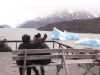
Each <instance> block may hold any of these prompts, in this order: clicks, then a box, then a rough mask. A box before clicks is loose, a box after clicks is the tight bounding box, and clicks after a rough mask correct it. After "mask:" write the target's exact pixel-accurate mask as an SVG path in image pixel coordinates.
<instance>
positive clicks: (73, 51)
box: [13, 49, 100, 54]
mask: <svg viewBox="0 0 100 75" xmlns="http://www.w3.org/2000/svg"><path fill="white" fill-rule="evenodd" d="M24 50H27V49H21V50H17V51H13V54H23V53H24ZM63 50H64V52H69V53H80V52H83V53H100V50H91V49H63ZM27 52H28V54H32V53H58V52H61V49H28V51H27Z"/></svg>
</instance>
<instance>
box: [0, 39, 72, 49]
mask: <svg viewBox="0 0 100 75" xmlns="http://www.w3.org/2000/svg"><path fill="white" fill-rule="evenodd" d="M0 42H5V43H15V49H16V50H17V49H18V43H21V42H22V41H21V40H6V41H0ZM30 42H32V41H30ZM45 42H46V43H52V45H53V49H54V48H55V44H58V45H59V49H60V47H61V46H63V47H66V48H72V47H71V46H68V45H66V44H62V43H59V42H57V41H45Z"/></svg>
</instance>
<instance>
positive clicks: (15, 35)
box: [0, 28, 100, 49]
mask: <svg viewBox="0 0 100 75" xmlns="http://www.w3.org/2000/svg"><path fill="white" fill-rule="evenodd" d="M36 33H41V34H42V36H43V35H44V34H45V33H46V34H47V35H48V38H47V40H50V36H51V31H40V30H36V29H35V28H0V37H5V38H6V39H7V40H21V37H22V35H24V34H29V35H30V36H31V39H32V38H33V36H34V35H35V34H36ZM75 34H77V35H79V36H80V37H81V38H90V39H99V40H100V34H91V33H75ZM75 41H77V40H66V41H65V40H64V41H58V42H61V43H64V44H67V45H69V46H71V47H74V48H81V49H82V48H94V49H100V47H95V46H86V45H75V44H74V42H75ZM8 45H9V46H10V47H11V48H12V49H15V44H14V43H10V44H8ZM49 46H50V47H51V45H49Z"/></svg>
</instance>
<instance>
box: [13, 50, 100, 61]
mask: <svg viewBox="0 0 100 75" xmlns="http://www.w3.org/2000/svg"><path fill="white" fill-rule="evenodd" d="M63 51H64V53H66V52H67V53H74V54H65V58H66V59H73V58H79V59H93V58H94V57H95V58H99V57H100V55H98V54H97V53H100V50H88V49H63ZM25 52H26V54H27V55H28V54H33V55H30V56H27V57H26V60H37V59H62V49H28V50H27V49H26V50H25V49H24V50H16V51H13V55H16V56H13V60H24V56H18V55H19V54H25ZM80 52H83V53H85V54H78V53H80ZM39 53H51V55H34V54H39ZM59 53H60V54H59ZM87 53H88V54H87ZM90 53H92V54H90Z"/></svg>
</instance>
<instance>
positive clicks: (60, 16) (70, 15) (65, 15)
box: [18, 11, 95, 28]
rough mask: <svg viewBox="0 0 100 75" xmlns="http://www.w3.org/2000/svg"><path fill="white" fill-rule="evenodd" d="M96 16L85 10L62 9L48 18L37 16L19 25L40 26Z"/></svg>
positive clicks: (22, 26) (21, 26) (27, 26)
mask: <svg viewBox="0 0 100 75" xmlns="http://www.w3.org/2000/svg"><path fill="white" fill-rule="evenodd" d="M94 17H95V16H93V15H92V14H90V13H88V12H85V11H77V12H69V11H62V12H56V13H54V14H52V15H49V16H47V17H46V18H36V19H34V20H30V21H27V22H24V23H23V24H21V25H19V26H18V27H19V28H39V27H43V26H45V25H47V24H50V23H54V22H61V21H71V20H76V19H90V18H94Z"/></svg>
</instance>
